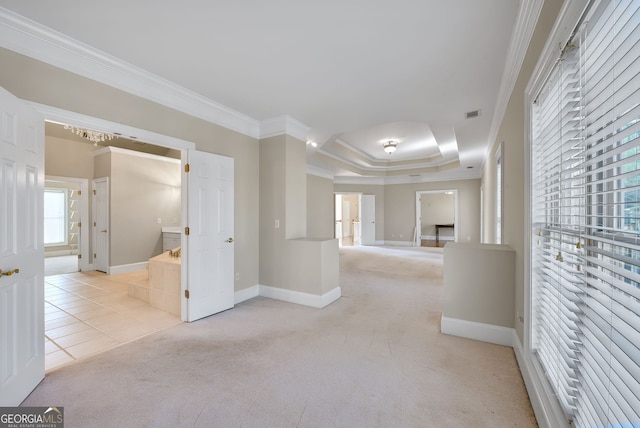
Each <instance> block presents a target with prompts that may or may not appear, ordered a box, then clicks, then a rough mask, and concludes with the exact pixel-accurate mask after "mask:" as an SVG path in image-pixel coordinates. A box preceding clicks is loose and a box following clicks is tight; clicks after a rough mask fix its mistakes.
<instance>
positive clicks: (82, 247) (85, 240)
mask: <svg viewBox="0 0 640 428" xmlns="http://www.w3.org/2000/svg"><path fill="white" fill-rule="evenodd" d="M45 151H46V149H45ZM44 179H45V180H46V181H62V182H69V183H78V185H79V187H80V228H79V229H80V241H79V247H78V255H79V256H82V257H79V258H78V269H79V270H81V271H87V270H93V265H92V264H91V262H90V260H91V257H89V254H90V250H91V247H90V246H89V236H91V231H92V229H93V228H91V227H90V225H89V180H88V179H86V178H75V177H58V176H55V175H46V176H45V177H44Z"/></svg>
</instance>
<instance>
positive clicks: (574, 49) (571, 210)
mask: <svg viewBox="0 0 640 428" xmlns="http://www.w3.org/2000/svg"><path fill="white" fill-rule="evenodd" d="M531 119H532V145H531V147H532V158H531V171H532V177H531V183H532V184H531V185H532V192H531V195H532V200H531V209H532V225H531V230H532V233H533V236H532V240H531V244H532V248H531V266H532V272H531V279H532V282H531V283H532V343H531V345H532V351H533V352H534V354H535V356H536V357H537V359H538V361H539V362H540V364H541V366H542V367H543V369H544V371H545V375H546V377H547V379H548V380H549V383H550V384H551V385H552V387H553V389H554V390H555V392H556V394H557V397H558V400H559V401H560V403H561V405H562V407H563V409H564V411H565V413H566V415H567V417H568V418H569V419H570V420H571V421H572V422H573V424H574V425H575V426H578V427H604V426H612V427H623V426H624V427H627V426H628V427H634V428H635V427H640V0H626V1H623V0H610V1H605V0H603V1H600V2H594V3H593V4H592V5H591V7H590V8H589V9H588V12H587V14H586V16H585V17H584V21H583V24H582V25H581V26H580V28H578V29H577V31H576V34H575V36H574V37H573V39H572V40H571V41H570V43H569V44H568V45H567V47H566V48H565V50H564V52H563V55H562V58H561V59H560V60H559V61H558V64H557V65H556V67H555V68H554V69H553V71H552V73H551V74H550V76H549V78H548V79H547V81H546V83H545V85H544V86H543V88H542V89H541V91H540V93H539V94H538V96H537V98H536V100H535V102H534V105H533V106H532V118H531Z"/></svg>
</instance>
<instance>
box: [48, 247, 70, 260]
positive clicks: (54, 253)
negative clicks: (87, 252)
mask: <svg viewBox="0 0 640 428" xmlns="http://www.w3.org/2000/svg"><path fill="white" fill-rule="evenodd" d="M77 254H78V251H77V250H55V251H47V250H46V249H45V250H44V258H45V259H46V258H49V257H62V256H75V255H77Z"/></svg>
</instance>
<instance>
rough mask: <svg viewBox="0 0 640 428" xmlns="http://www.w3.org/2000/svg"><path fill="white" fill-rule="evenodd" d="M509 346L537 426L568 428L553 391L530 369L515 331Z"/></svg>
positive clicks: (529, 362) (541, 427)
mask: <svg viewBox="0 0 640 428" xmlns="http://www.w3.org/2000/svg"><path fill="white" fill-rule="evenodd" d="M511 346H512V347H513V352H514V354H515V356H516V361H517V362H518V367H519V368H520V373H521V374H522V379H523V380H524V385H525V387H526V388H527V394H528V395H529V401H531V407H532V408H533V413H534V414H535V416H536V422H537V423H538V426H539V427H540V428H569V426H570V425H569V423H568V421H567V420H566V418H565V416H564V413H563V412H562V409H561V408H560V405H559V404H558V401H557V400H555V398H554V397H555V395H554V393H553V391H551V389H550V388H547V387H545V385H544V383H543V382H541V380H544V379H540V377H539V376H538V375H537V374H536V373H535V370H534V369H533V368H532V367H531V366H532V364H531V360H530V359H529V358H527V357H526V355H525V351H524V349H523V348H522V344H521V343H520V338H518V335H517V334H516V331H515V330H513V342H512V345H511Z"/></svg>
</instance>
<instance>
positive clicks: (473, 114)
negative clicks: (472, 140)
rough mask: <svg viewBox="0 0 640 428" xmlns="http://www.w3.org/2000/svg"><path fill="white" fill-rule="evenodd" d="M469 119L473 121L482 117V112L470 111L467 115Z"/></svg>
mask: <svg viewBox="0 0 640 428" xmlns="http://www.w3.org/2000/svg"><path fill="white" fill-rule="evenodd" d="M466 116H467V119H473V118H475V117H478V116H480V110H474V111H469V112H467V113H466Z"/></svg>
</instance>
